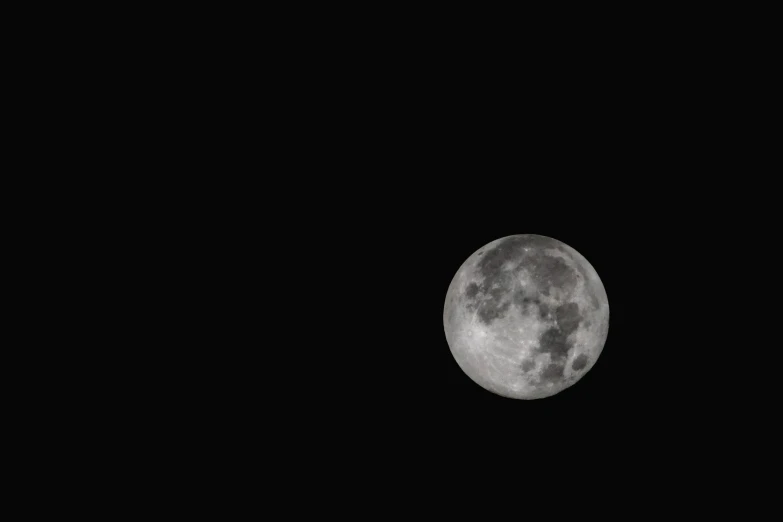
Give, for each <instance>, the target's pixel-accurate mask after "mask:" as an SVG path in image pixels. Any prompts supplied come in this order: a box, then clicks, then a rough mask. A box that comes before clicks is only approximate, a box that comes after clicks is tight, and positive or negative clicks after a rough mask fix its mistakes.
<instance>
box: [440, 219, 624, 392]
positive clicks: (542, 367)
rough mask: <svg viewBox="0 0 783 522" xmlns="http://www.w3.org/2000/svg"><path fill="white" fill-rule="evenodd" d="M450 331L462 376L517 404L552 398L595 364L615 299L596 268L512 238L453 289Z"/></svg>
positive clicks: (465, 271) (541, 243) (475, 260)
mask: <svg viewBox="0 0 783 522" xmlns="http://www.w3.org/2000/svg"><path fill="white" fill-rule="evenodd" d="M443 326H444V330H445V332H446V340H447V342H448V344H449V348H450V349H451V353H452V355H453V356H454V359H456V361H457V364H459V366H460V368H462V371H463V372H465V374H466V375H467V376H468V377H470V378H471V379H472V380H473V381H474V382H475V383H476V384H478V385H480V386H482V387H483V388H485V389H486V390H489V391H491V392H493V393H496V394H498V395H501V396H503V397H510V398H514V399H541V398H544V397H551V396H552V395H555V394H557V393H559V392H561V391H563V390H565V389H566V388H568V387H570V386H572V385H574V384H575V383H577V382H578V381H579V380H580V379H581V378H582V377H584V375H585V374H587V372H589V371H590V369H591V368H592V367H593V365H595V362H596V360H598V357H599V355H600V354H601V351H602V350H603V347H604V344H605V343H606V337H607V335H608V333H609V300H608V298H607V295H606V290H605V289H604V285H603V283H602V282H601V279H600V278H599V277H598V274H597V273H596V271H595V269H594V268H593V266H592V265H591V264H590V263H589V262H588V261H587V259H585V258H584V257H583V256H582V255H581V254H580V253H579V252H577V251H576V250H574V249H573V248H571V247H570V246H568V245H566V244H565V243H562V242H560V241H558V240H556V239H553V238H551V237H546V236H539V235H535V234H522V235H514V236H507V237H504V238H501V239H497V240H495V241H492V242H491V243H489V244H487V245H485V246H483V247H482V248H479V249H478V250H477V251H476V252H474V253H473V255H471V256H470V257H469V258H468V259H467V260H466V261H465V262H464V263H463V264H462V266H461V267H460V269H459V270H458V271H457V273H456V275H455V276H454V278H453V279H452V281H451V284H450V285H449V289H448V292H447V293H446V304H445V306H444V308H443Z"/></svg>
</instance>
